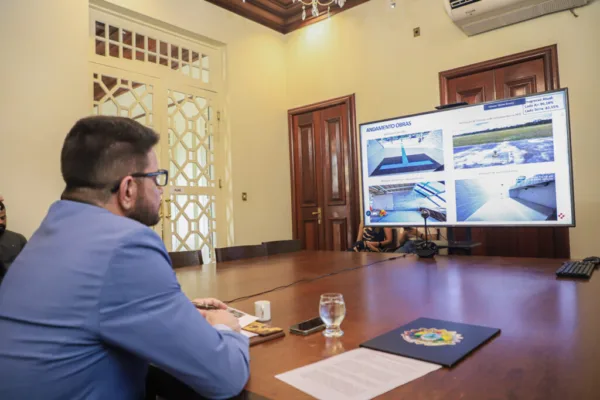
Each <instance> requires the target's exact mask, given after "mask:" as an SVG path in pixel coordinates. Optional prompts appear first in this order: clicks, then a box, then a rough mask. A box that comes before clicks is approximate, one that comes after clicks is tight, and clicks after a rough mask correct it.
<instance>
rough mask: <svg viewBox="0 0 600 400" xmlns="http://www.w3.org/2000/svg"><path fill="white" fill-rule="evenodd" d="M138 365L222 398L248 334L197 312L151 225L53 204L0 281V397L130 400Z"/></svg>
mask: <svg viewBox="0 0 600 400" xmlns="http://www.w3.org/2000/svg"><path fill="white" fill-rule="evenodd" d="M148 363H153V364H155V365H157V366H158V367H160V368H162V369H164V370H165V371H167V372H168V373H170V374H171V375H173V376H174V377H176V378H178V379H179V380H181V381H182V382H184V383H186V384H188V385H189V386H191V387H192V388H193V389H195V390H196V391H197V392H198V393H200V394H201V395H203V396H205V397H209V398H227V397H231V396H234V395H236V394H237V393H239V392H240V391H241V390H242V389H243V387H244V385H245V384H246V381H247V380H248V376H249V353H248V339H247V338H246V337H244V336H243V335H241V334H238V333H235V332H232V331H227V330H217V329H215V328H213V327H212V326H210V325H209V324H208V323H207V322H206V320H205V319H204V318H203V317H202V316H201V315H200V314H199V313H198V311H197V310H196V309H195V307H194V306H193V305H192V303H191V302H190V301H189V299H187V298H186V296H185V295H184V294H183V293H182V292H181V289H180V287H179V284H178V282H177V279H176V277H175V274H174V273H173V270H172V268H171V262H170V259H169V255H168V253H167V251H166V250H165V247H164V245H163V243H162V241H161V239H160V238H159V237H158V235H156V233H155V232H154V231H152V230H151V229H150V228H148V227H146V226H144V225H142V224H140V223H138V222H136V221H133V220H131V219H128V218H124V217H119V216H116V215H114V214H112V213H110V212H109V211H107V210H105V209H103V208H100V207H96V206H93V205H88V204H84V203H77V202H72V201H59V202H56V203H55V204H53V205H52V206H51V208H50V210H49V212H48V215H47V216H46V218H45V219H44V221H43V222H42V224H41V226H40V228H39V229H38V230H37V232H36V233H35V234H34V235H33V236H32V238H31V240H30V241H29V243H28V245H27V246H26V247H25V249H24V250H23V252H22V253H21V254H20V255H19V256H18V257H17V259H16V261H15V262H14V263H13V264H12V267H11V268H10V269H9V271H8V272H7V274H6V276H5V278H4V282H3V283H2V286H0V399H3V400H9V399H56V400H59V399H60V400H63V399H88V400H90V399H92V400H93V399H139V398H141V397H142V396H143V394H144V379H145V375H146V370H147V365H148Z"/></svg>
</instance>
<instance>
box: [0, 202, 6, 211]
mask: <svg viewBox="0 0 600 400" xmlns="http://www.w3.org/2000/svg"><path fill="white" fill-rule="evenodd" d="M4 210H6V206H5V205H4V203H3V202H1V201H0V211H4Z"/></svg>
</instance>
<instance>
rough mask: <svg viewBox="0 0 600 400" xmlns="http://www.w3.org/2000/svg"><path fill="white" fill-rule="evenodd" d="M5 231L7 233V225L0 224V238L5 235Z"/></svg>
mask: <svg viewBox="0 0 600 400" xmlns="http://www.w3.org/2000/svg"><path fill="white" fill-rule="evenodd" d="M4 231H6V225H4V224H0V236H2V235H3V234H4Z"/></svg>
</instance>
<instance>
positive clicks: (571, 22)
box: [286, 0, 600, 257]
mask: <svg viewBox="0 0 600 400" xmlns="http://www.w3.org/2000/svg"><path fill="white" fill-rule="evenodd" d="M388 4H389V2H388V1H387V0H371V1H370V2H368V3H366V4H364V5H361V6H359V7H356V8H353V9H351V10H348V11H346V12H344V13H342V14H339V15H337V16H335V17H334V18H331V19H330V20H329V21H325V22H324V23H321V24H316V25H312V26H309V27H307V28H306V29H303V30H300V31H297V32H294V33H292V34H291V35H288V37H287V38H286V41H287V47H286V51H287V70H288V85H287V87H288V101H289V106H290V107H294V106H301V105H304V104H309V103H313V102H315V101H319V100H324V99H328V98H332V97H337V96H341V95H346V94H349V93H356V101H357V114H358V115H357V120H358V123H361V122H367V121H371V120H377V119H383V118H389V117H393V116H398V115H405V114H411V113H417V112H422V111H427V110H431V109H433V107H434V106H436V105H438V103H439V87H438V72H440V71H443V70H446V69H450V68H455V67H460V66H463V65H467V64H472V63H475V62H479V61H484V60H488V59H491V58H496V57H501V56H504V55H508V54H513V53H517V52H521V51H525V50H530V49H534V48H537V47H542V46H546V45H550V44H554V43H557V44H558V56H559V69H560V80H561V86H563V87H569V89H570V105H571V128H572V136H573V139H572V147H573V160H574V161H573V164H574V176H575V204H576V213H577V228H574V229H572V230H571V253H572V256H573V257H582V256H588V255H591V254H596V253H598V250H597V248H598V245H597V242H598V236H600V211H599V210H600V184H599V180H598V176H597V174H598V172H597V171H598V167H599V166H600V162H599V161H598V155H597V153H598V150H597V149H598V148H600V119H598V118H597V116H596V114H597V113H598V101H597V98H598V96H599V94H600V83H599V82H600V79H599V78H598V75H599V74H600V45H599V44H598V43H599V42H598V40H599V38H600V24H599V22H600V3H599V2H593V3H592V4H591V5H589V6H587V7H584V8H581V9H579V10H578V11H577V13H578V14H579V18H574V17H573V16H572V15H571V14H570V13H569V12H562V13H558V14H553V15H549V16H545V17H543V18H539V19H536V20H532V21H527V22H524V23H521V24H517V25H513V26H510V27H506V28H503V29H499V30H496V31H493V32H488V33H485V34H481V35H478V36H473V37H467V36H466V35H464V34H463V33H462V31H460V29H458V28H457V27H456V26H455V25H454V24H453V23H452V22H451V20H450V19H449V18H448V16H447V15H446V13H445V11H444V9H443V7H442V4H441V2H440V1H439V0H418V1H417V0H406V1H400V2H398V3H397V4H398V6H397V7H396V9H393V10H392V9H390V8H389V6H388ZM417 26H420V27H421V31H422V36H421V37H419V38H413V35H412V29H413V28H414V27H417Z"/></svg>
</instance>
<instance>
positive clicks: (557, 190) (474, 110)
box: [360, 89, 575, 227]
mask: <svg viewBox="0 0 600 400" xmlns="http://www.w3.org/2000/svg"><path fill="white" fill-rule="evenodd" d="M569 135H570V131H569V106H568V91H567V89H561V90H556V91H552V92H545V93H540V94H534V95H528V96H522V97H515V98H511V99H508V100H499V101H492V102H487V103H480V104H475V105H469V106H463V107H457V108H450V109H445V110H440V111H432V112H426V113H422V114H415V115H409V116H404V117H397V118H391V119H386V120H383V121H375V122H369V123H364V124H361V125H360V153H361V171H362V188H361V189H362V198H363V213H364V215H363V218H364V222H365V225H367V226H378V227H387V226H390V227H400V226H419V225H423V218H422V216H421V212H422V211H423V210H427V211H428V212H429V214H430V217H429V219H428V220H427V225H432V226H575V210H574V203H573V176H572V165H571V145H570V136H569Z"/></svg>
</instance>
